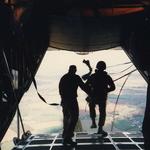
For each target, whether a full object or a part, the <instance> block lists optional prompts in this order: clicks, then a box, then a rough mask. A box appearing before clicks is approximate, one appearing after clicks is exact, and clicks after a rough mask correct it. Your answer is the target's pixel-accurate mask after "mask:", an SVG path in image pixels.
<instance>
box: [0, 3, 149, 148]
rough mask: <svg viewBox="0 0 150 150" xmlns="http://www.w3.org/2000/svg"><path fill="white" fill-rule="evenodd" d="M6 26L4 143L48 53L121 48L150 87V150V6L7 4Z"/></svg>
mask: <svg viewBox="0 0 150 150" xmlns="http://www.w3.org/2000/svg"><path fill="white" fill-rule="evenodd" d="M0 20H2V21H1V24H0V58H1V59H0V72H1V73H0V89H1V91H0V99H1V101H0V141H1V140H2V139H3V136H4V135H5V133H6V131H7V129H8V127H9V125H10V123H11V121H12V119H13V117H14V114H15V112H16V110H17V108H18V104H19V102H20V101H21V98H22V96H23V95H24V93H25V92H26V91H27V90H28V88H29V87H30V85H31V83H32V81H34V76H35V74H36V72H37V70H38V68H39V66H40V63H41V61H42V59H43V57H44V55H45V52H46V50H47V48H48V47H54V48H57V49H64V50H68V51H74V52H78V53H82V54H83V53H87V52H91V51H98V50H104V49H109V48H114V47H117V46H121V47H122V48H123V50H124V51H125V52H126V54H127V55H128V57H129V58H130V59H131V61H132V62H133V63H134V65H135V66H136V68H137V69H138V70H139V72H140V73H141V75H142V76H143V78H144V79H145V80H146V82H147V84H148V90H147V104H146V109H145V114H144V115H145V117H144V121H143V136H144V143H145V149H146V150H148V148H149V147H150V131H149V130H148V128H149V125H150V86H149V74H150V59H149V57H150V50H149V49H150V40H149V39H150V2H149V0H83V1H80V0H70V1H68V0H54V1H52V0H44V1H42V0H3V1H0Z"/></svg>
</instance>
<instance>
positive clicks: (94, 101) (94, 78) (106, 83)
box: [87, 61, 115, 136]
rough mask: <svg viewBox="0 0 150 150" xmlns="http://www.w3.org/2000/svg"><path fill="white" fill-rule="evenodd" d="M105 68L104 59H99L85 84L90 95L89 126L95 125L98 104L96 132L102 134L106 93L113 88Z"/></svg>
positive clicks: (105, 134) (104, 134) (104, 133)
mask: <svg viewBox="0 0 150 150" xmlns="http://www.w3.org/2000/svg"><path fill="white" fill-rule="evenodd" d="M105 69H106V63H105V62H104V61H99V62H98V63H97V65H96V70H95V73H94V74H92V75H91V76H90V77H89V78H88V80H87V84H88V86H89V87H90V88H91V95H90V98H89V109H90V117H91V119H92V125H91V128H96V127H97V125H96V122H95V117H96V112H95V106H96V105H98V106H99V113H100V115H99V122H98V126H99V128H98V132H97V133H98V134H102V135H103V136H107V132H105V131H104V130H103V126H104V124H105V119H106V102H107V95H108V93H109V92H111V91H114V90H115V84H114V82H113V80H112V78H111V77H110V76H109V75H108V74H107V72H106V71H105Z"/></svg>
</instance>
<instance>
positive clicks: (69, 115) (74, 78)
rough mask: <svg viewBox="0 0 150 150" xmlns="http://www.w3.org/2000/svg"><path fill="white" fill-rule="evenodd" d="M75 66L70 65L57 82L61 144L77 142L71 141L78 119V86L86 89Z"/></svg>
mask: <svg viewBox="0 0 150 150" xmlns="http://www.w3.org/2000/svg"><path fill="white" fill-rule="evenodd" d="M76 70H77V69H76V66H75V65H71V66H70V67H69V71H68V73H67V74H65V75H64V76H63V77H62V78H61V80H60V82H59V93H60V95H61V105H62V108H63V135H62V136H63V138H64V140H63V144H64V145H73V146H75V145H76V144H77V143H76V142H73V141H72V137H73V136H74V129H75V126H76V123H77V121H78V116H79V107H78V102H77V89H78V86H79V87H80V88H81V89H82V90H84V91H87V88H86V86H85V84H84V82H83V81H82V79H81V78H80V77H79V76H78V75H76Z"/></svg>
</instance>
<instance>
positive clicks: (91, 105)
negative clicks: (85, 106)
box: [89, 102, 97, 128]
mask: <svg viewBox="0 0 150 150" xmlns="http://www.w3.org/2000/svg"><path fill="white" fill-rule="evenodd" d="M95 106H96V105H95V103H92V102H90V103H89V110H90V117H91V120H92V125H91V128H96V127H97V126H96V121H95V118H96V111H95Z"/></svg>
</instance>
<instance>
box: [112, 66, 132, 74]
mask: <svg viewBox="0 0 150 150" xmlns="http://www.w3.org/2000/svg"><path fill="white" fill-rule="evenodd" d="M132 66H133V65H131V66H129V67H127V68H126V69H124V70H122V71H120V72H115V73H109V74H118V73H123V72H125V71H127V70H128V69H130V68H131V67H132Z"/></svg>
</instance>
